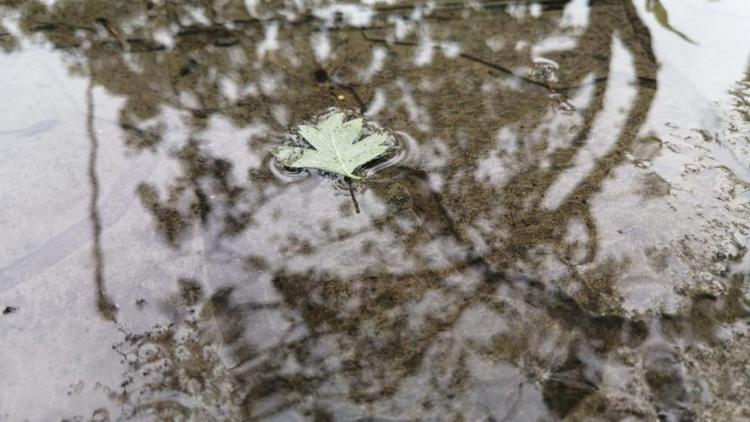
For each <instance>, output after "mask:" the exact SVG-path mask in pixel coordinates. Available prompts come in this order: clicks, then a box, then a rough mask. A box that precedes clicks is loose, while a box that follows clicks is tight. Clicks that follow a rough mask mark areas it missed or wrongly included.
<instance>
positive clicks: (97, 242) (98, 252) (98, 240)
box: [86, 80, 117, 321]
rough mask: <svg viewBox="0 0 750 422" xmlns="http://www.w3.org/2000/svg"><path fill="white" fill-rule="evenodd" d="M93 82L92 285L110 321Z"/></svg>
mask: <svg viewBox="0 0 750 422" xmlns="http://www.w3.org/2000/svg"><path fill="white" fill-rule="evenodd" d="M93 89H94V83H93V80H92V81H91V83H90V84H89V88H88V89H87V91H86V102H87V103H88V108H87V116H86V132H87V134H88V136H89V142H90V143H91V146H90V148H91V149H90V151H89V168H88V176H89V182H90V183H91V204H90V209H89V214H90V215H89V217H90V219H91V228H92V231H93V236H92V237H93V239H94V245H93V256H94V286H95V289H96V308H97V310H98V311H99V313H100V314H101V315H102V317H104V318H106V319H109V320H111V321H115V320H116V314H117V308H116V307H115V305H114V303H112V299H110V298H109V297H108V296H107V291H106V284H105V281H104V254H103V253H102V223H101V218H100V216H99V178H98V176H97V174H96V171H97V169H96V163H97V153H98V151H99V140H98V138H97V136H96V129H95V127H94V113H95V107H94V93H93Z"/></svg>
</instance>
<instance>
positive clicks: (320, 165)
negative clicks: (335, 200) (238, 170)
mask: <svg viewBox="0 0 750 422" xmlns="http://www.w3.org/2000/svg"><path fill="white" fill-rule="evenodd" d="M345 117H346V116H345V114H344V113H341V112H336V113H333V114H331V115H330V116H328V117H327V118H326V119H325V120H323V121H322V122H320V123H319V124H318V125H317V126H314V127H313V126H306V125H302V126H300V127H299V128H298V129H297V130H298V132H299V134H300V135H301V136H302V137H303V138H304V139H305V141H307V143H308V144H310V146H311V147H312V148H302V147H297V146H282V147H278V148H276V149H275V150H274V151H273V155H274V156H275V157H276V159H277V160H278V161H279V162H280V163H281V164H282V165H284V166H286V167H292V168H316V169H319V170H324V171H330V172H332V173H338V174H341V175H343V176H346V177H349V178H351V179H357V180H358V179H361V177H359V176H357V175H355V174H354V170H356V169H357V167H359V166H361V165H363V164H367V163H368V162H370V161H372V160H374V159H376V158H378V157H380V156H382V155H383V154H385V152H386V151H388V148H389V145H388V144H387V143H386V140H387V139H388V136H387V135H386V134H384V133H375V134H372V135H369V136H366V137H365V138H364V139H360V138H361V137H362V125H363V122H362V119H361V118H358V119H352V120H350V121H348V122H346V123H344V118H345ZM313 148H314V149H313Z"/></svg>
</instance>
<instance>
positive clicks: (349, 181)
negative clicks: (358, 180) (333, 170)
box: [346, 177, 359, 214]
mask: <svg viewBox="0 0 750 422" xmlns="http://www.w3.org/2000/svg"><path fill="white" fill-rule="evenodd" d="M346 184H347V185H349V195H351V197H352V203H353V204H354V211H356V212H357V214H359V203H358V202H357V197H355V196H354V189H352V179H350V178H348V177H347V178H346Z"/></svg>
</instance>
